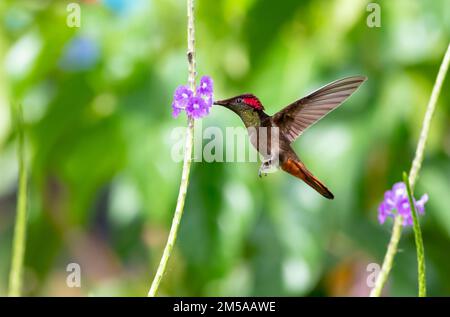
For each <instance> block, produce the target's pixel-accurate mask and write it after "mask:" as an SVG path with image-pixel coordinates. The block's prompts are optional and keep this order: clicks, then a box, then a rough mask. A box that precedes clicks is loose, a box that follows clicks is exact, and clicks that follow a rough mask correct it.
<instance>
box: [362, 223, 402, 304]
mask: <svg viewBox="0 0 450 317" xmlns="http://www.w3.org/2000/svg"><path fill="white" fill-rule="evenodd" d="M402 223H403V218H402V216H397V217H395V219H394V227H393V228H392V235H391V240H390V241H389V245H388V248H387V251H386V255H385V256H384V261H383V265H382V266H381V271H380V273H378V275H377V280H376V282H375V287H374V288H373V289H372V291H371V292H370V297H380V296H381V292H382V291H383V286H384V284H385V283H386V281H387V278H388V276H389V272H390V271H391V269H392V263H393V262H394V256H395V254H396V253H397V248H398V242H399V241H400V236H401V235H402V228H403V227H402Z"/></svg>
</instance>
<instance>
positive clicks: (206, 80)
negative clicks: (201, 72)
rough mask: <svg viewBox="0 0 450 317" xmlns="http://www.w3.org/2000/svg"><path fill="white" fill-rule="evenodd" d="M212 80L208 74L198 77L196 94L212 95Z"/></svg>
mask: <svg viewBox="0 0 450 317" xmlns="http://www.w3.org/2000/svg"><path fill="white" fill-rule="evenodd" d="M212 93H213V80H212V79H211V77H209V76H203V77H202V78H201V79H200V85H198V87H197V94H199V95H204V96H212Z"/></svg>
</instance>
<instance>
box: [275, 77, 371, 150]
mask: <svg viewBox="0 0 450 317" xmlns="http://www.w3.org/2000/svg"><path fill="white" fill-rule="evenodd" d="M366 79H367V77H365V76H353V77H347V78H343V79H339V80H336V81H334V82H332V83H330V84H328V85H326V86H324V87H322V88H320V89H318V90H316V91H314V92H313V93H311V94H309V95H308V96H306V97H304V98H302V99H300V100H297V101H295V102H294V103H292V104H290V105H289V106H287V107H285V108H284V109H282V110H281V111H279V112H277V113H276V114H274V116H273V122H274V123H275V125H277V126H278V127H279V129H280V132H281V133H283V134H284V135H285V136H286V137H287V138H288V140H289V142H293V141H294V140H295V139H296V138H297V137H299V136H300V135H301V134H302V133H303V131H305V130H306V129H307V128H308V127H310V126H311V125H313V124H314V123H316V122H317V121H319V120H320V119H321V118H323V117H324V116H325V115H326V114H327V113H328V112H330V111H332V110H334V109H335V108H337V107H338V106H339V105H341V104H342V103H343V102H344V101H345V100H346V99H347V98H348V97H349V96H350V95H351V94H352V93H354V92H355V90H356V89H358V87H359V86H360V85H361V84H362V83H363V82H364V81H365V80H366Z"/></svg>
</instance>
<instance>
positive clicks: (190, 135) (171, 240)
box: [148, 0, 196, 297]
mask: <svg viewBox="0 0 450 317" xmlns="http://www.w3.org/2000/svg"><path fill="white" fill-rule="evenodd" d="M187 19H188V27H187V30H188V31H187V38H188V50H187V59H188V66H189V78H188V81H189V86H190V88H191V90H192V91H195V75H196V63H195V24H194V0H187ZM193 144H194V119H193V118H188V127H187V135H186V143H185V147H184V162H183V171H182V173H181V183H180V189H179V192H178V199H177V206H176V208H175V214H174V216H173V219H172V226H171V228H170V233H169V237H168V239H167V243H166V246H165V248H164V252H163V255H162V257H161V261H160V263H159V266H158V269H157V271H156V274H155V277H154V279H153V282H152V285H151V287H150V290H149V292H148V296H149V297H154V296H156V293H157V291H158V288H159V285H160V283H161V280H162V278H163V276H164V273H165V271H166V268H167V262H168V261H169V258H170V256H171V254H172V251H173V247H174V245H175V241H176V239H177V234H178V229H179V227H180V222H181V216H182V215H183V210H184V202H185V200H186V193H187V188H188V185H189V174H190V168H191V161H192V148H193Z"/></svg>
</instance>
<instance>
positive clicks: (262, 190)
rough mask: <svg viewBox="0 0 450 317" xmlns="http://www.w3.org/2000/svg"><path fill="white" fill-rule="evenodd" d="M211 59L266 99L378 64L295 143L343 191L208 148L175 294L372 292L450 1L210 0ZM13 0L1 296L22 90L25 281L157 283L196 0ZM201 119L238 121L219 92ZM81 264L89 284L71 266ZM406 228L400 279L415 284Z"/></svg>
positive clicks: (9, 6)
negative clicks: (212, 158)
mask: <svg viewBox="0 0 450 317" xmlns="http://www.w3.org/2000/svg"><path fill="white" fill-rule="evenodd" d="M196 2H197V10H196V27H197V30H196V36H197V41H196V48H197V65H198V73H199V75H203V74H208V75H210V76H212V77H213V79H214V81H215V96H216V98H226V97H231V96H232V95H236V94H239V93H244V92H253V93H254V94H256V95H258V96H259V97H260V98H261V100H262V102H263V103H264V105H265V107H266V109H267V111H268V112H269V113H274V112H276V111H277V110H279V109H280V108H281V107H282V106H284V105H286V104H288V103H290V102H291V101H293V100H295V99H298V98H300V97H302V96H304V95H305V94H307V93H308V92H310V91H312V90H314V89H316V88H318V87H320V86H322V85H324V84H326V83H328V82H330V81H333V80H335V79H338V78H340V77H344V76H348V75H357V74H363V75H366V76H368V78H369V80H368V81H367V82H366V83H365V84H364V85H363V86H362V87H361V88H360V89H359V90H358V91H357V93H356V94H355V95H354V96H352V98H350V100H349V101H348V102H346V103H345V104H344V105H343V106H342V107H341V108H339V109H338V110H337V111H335V112H333V113H332V114H330V115H329V116H328V117H327V118H326V119H324V120H322V121H321V122H320V123H319V124H317V125H315V126H314V127H313V128H311V129H309V130H308V131H307V133H305V134H304V135H303V136H302V138H300V139H299V140H298V141H297V142H296V143H295V148H296V150H297V152H298V153H299V155H300V157H301V158H302V160H303V161H304V162H305V163H306V165H307V166H308V167H309V168H310V169H311V171H312V172H313V173H314V174H316V175H317V176H318V177H319V178H320V179H321V180H323V181H324V182H325V184H327V185H328V187H329V188H330V189H331V190H332V191H333V193H334V194H335V196H336V198H335V200H333V201H328V200H326V199H324V198H322V197H321V196H320V195H318V194H317V193H316V192H314V191H313V190H312V189H310V188H309V187H307V186H306V185H305V184H304V183H302V182H300V181H298V180H296V179H295V178H293V177H291V176H289V175H287V174H284V173H276V174H270V175H269V176H268V177H265V178H262V179H259V178H258V177H257V171H258V168H259V164H257V163H205V162H202V163H195V164H194V165H193V169H192V174H191V183H190V187H189V191H188V197H187V201H186V209H185V213H184V216H183V219H182V225H181V229H180V234H179V236H178V241H177V244H176V249H175V254H174V256H173V257H172V258H171V259H170V262H169V268H168V271H167V274H166V276H165V278H164V280H163V282H162V285H161V290H160V293H159V294H160V295H170V296H176V295H180V296H181V295H189V296H232V295H234V296H241V295H242V296H246V295H262V296H265V295H279V296H349V295H354V296H366V295H367V294H368V293H369V288H368V286H367V283H366V280H367V279H368V278H369V279H370V272H368V271H367V266H368V264H369V263H380V264H381V261H382V259H383V256H384V253H385V250H386V245H387V243H388V240H389V237H390V230H391V228H392V225H391V222H390V221H388V223H386V224H384V225H382V226H381V225H379V224H378V221H377V206H378V204H379V202H381V200H382V198H383V193H384V191H385V190H387V189H388V188H390V187H391V186H392V185H393V183H395V182H397V181H399V180H401V173H402V171H404V170H409V168H410V164H411V161H412V158H413V156H414V151H415V146H416V143H417V139H418V135H419V132H420V127H421V122H422V119H423V115H424V112H425V107H426V104H427V101H428V98H429V95H430V93H431V89H432V86H433V83H434V79H435V77H436V74H437V71H438V68H439V65H440V62H441V59H442V57H443V55H444V52H445V49H446V47H447V45H448V42H449V38H450V36H449V35H450V5H449V2H448V1H445V0H440V1H426V0H421V1H410V0H399V1H387V0H384V1H377V3H379V4H380V6H381V27H380V28H369V27H368V26H367V24H366V18H367V16H368V15H369V12H367V11H366V6H367V4H368V3H369V2H368V1H347V0H339V1H299V0H286V1H270V0H265V1H263V0H260V1H258V0H244V1H243V0H221V1H206V0H203V1H202V0H199V1H196ZM68 3H69V1H61V0H58V1H56V0H55V1H44V0H40V1H36V0H29V1H25V0H15V1H12V0H2V1H1V2H0V21H1V27H0V58H1V67H0V176H1V179H0V295H5V294H6V291H7V284H8V283H7V281H8V271H9V266H10V258H11V244H12V234H13V225H14V217H15V204H16V203H15V200H16V190H17V157H16V132H15V129H14V128H13V127H12V123H11V119H10V105H11V103H13V102H20V103H21V104H22V105H23V108H24V115H25V120H26V133H27V141H28V142H27V152H28V162H29V168H30V186H29V198H30V208H29V219H28V236H27V247H26V248H27V249H26V259H25V276H24V294H25V295H31V296H36V295H45V296H101V295H105V296H144V295H146V293H147V291H148V288H149V286H150V283H151V280H152V278H153V275H154V273H155V270H156V267H157V264H158V262H159V259H160V257H161V254H162V250H163V247H164V244H165V242H166V238H167V235H168V230H169V228H170V223H171V219H172V215H173V212H174V207H175V202H176V197H177V193H178V185H179V182H180V175H181V163H179V162H173V161H172V159H171V148H172V145H173V143H174V141H173V140H172V139H171V131H172V129H173V128H175V127H179V126H183V125H185V124H186V119H185V117H184V115H182V116H180V117H179V118H177V119H173V118H172V117H171V107H170V104H171V100H172V93H173V91H174V89H175V87H176V86H178V85H180V84H185V83H187V62H186V3H185V1H181V0H134V1H126V0H104V1H84V2H82V3H81V27H80V28H69V27H67V25H66V18H67V15H68V12H67V11H66V6H67V4H68ZM449 82H450V81H449V79H447V80H446V82H445V83H444V87H443V90H442V93H441V96H440V98H439V101H438V105H437V110H436V113H435V117H434V119H433V123H432V127H431V132H430V137H429V142H428V145H427V149H426V156H425V160H424V164H423V169H422V171H421V173H420V177H419V180H418V184H417V186H416V196H419V195H421V194H423V193H425V192H427V193H428V194H429V195H430V201H429V202H428V204H427V206H426V207H427V210H426V215H425V216H424V217H422V218H421V223H422V227H423V236H424V243H425V252H426V264H427V270H428V271H427V278H428V290H429V295H431V296H438V295H447V296H448V295H450V207H449V206H450V195H449V194H448V193H449V190H450V164H449V156H450V124H449V123H450V106H449V101H450V89H449ZM202 126H203V128H206V127H208V126H219V127H220V128H221V129H222V130H225V128H226V127H234V126H241V122H240V120H239V118H238V117H237V116H235V115H234V114H233V113H231V112H228V111H227V110H226V109H223V108H219V107H217V108H216V107H214V108H213V109H212V111H211V114H210V115H209V116H208V117H206V118H204V119H203V120H202ZM71 262H75V263H79V264H80V266H81V273H82V279H81V283H82V284H81V288H69V287H67V285H66V277H67V275H68V273H67V272H66V266H67V264H68V263H71ZM416 268H417V265H416V255H415V248H414V237H413V233H412V230H411V229H410V228H408V229H406V230H405V231H404V235H403V236H402V239H401V242H400V253H399V254H398V255H397V257H396V259H395V264H394V267H393V272H392V275H391V277H390V279H389V283H388V285H387V287H386V290H385V294H386V295H391V296H400V295H406V296H414V295H416V294H417V276H416V275H417V273H416Z"/></svg>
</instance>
